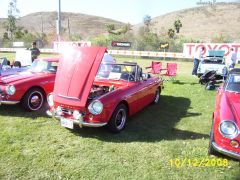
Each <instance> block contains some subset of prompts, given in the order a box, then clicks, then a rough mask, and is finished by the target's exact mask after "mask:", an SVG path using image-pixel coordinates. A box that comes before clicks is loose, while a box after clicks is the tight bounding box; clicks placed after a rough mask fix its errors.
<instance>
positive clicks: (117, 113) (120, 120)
mask: <svg viewBox="0 0 240 180" xmlns="http://www.w3.org/2000/svg"><path fill="white" fill-rule="evenodd" d="M127 119H128V110H127V107H126V105H125V104H120V105H118V106H117V107H116V109H115V110H114V112H113V115H112V117H111V119H110V121H109V122H108V125H107V127H108V129H109V130H110V131H112V132H114V133H119V132H121V131H122V130H123V129H124V128H125V125H126V121H127Z"/></svg>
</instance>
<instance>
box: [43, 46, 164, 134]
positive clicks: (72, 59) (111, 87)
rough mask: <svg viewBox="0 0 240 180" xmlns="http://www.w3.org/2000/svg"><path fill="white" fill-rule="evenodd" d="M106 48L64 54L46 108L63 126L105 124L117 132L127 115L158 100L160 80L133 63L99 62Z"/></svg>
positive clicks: (76, 49) (97, 125) (86, 48)
mask: <svg viewBox="0 0 240 180" xmlns="http://www.w3.org/2000/svg"><path fill="white" fill-rule="evenodd" d="M105 52H106V48H104V47H81V48H74V49H72V50H71V52H70V51H68V54H67V55H63V58H62V59H61V61H60V63H59V67H58V71H57V75H56V81H55V86H54V91H53V93H52V94H50V95H49V96H48V103H49V106H50V110H49V111H47V114H48V115H49V116H53V117H56V118H58V119H60V123H61V125H62V126H64V127H67V128H71V129H73V128H74V124H77V125H79V126H80V127H82V126H88V127H100V126H105V125H107V127H108V128H109V130H111V131H112V132H120V131H121V130H123V129H124V127H125V124H126V121H127V119H128V116H131V115H133V114H135V113H136V112H138V111H140V110H141V109H143V108H144V107H145V106H147V105H149V104H150V103H152V102H156V103H157V102H158V101H159V98H160V93H161V89H162V80H160V79H159V78H157V77H150V75H148V74H143V73H142V69H141V68H140V67H139V66H138V65H137V64H136V63H120V64H117V63H110V64H107V63H104V64H101V61H102V59H103V56H104V54H105ZM101 66H109V67H108V68H102V67H101ZM102 70H104V71H105V70H106V71H107V72H105V73H102V72H101V71H102ZM103 74H104V75H103ZM102 75H103V76H102Z"/></svg>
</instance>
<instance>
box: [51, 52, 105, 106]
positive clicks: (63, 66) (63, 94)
mask: <svg viewBox="0 0 240 180" xmlns="http://www.w3.org/2000/svg"><path fill="white" fill-rule="evenodd" d="M105 52H106V48H104V47H75V48H71V49H70V50H69V51H68V52H67V53H66V54H64V55H63V56H62V59H61V60H60V62H59V66H58V71H57V74H56V79H55V86H54V92H53V94H54V101H55V102H57V103H60V104H62V105H67V106H75V107H76V106H77V107H85V105H86V102H87V99H88V95H89V92H90V90H91V87H92V84H93V81H94V79H95V76H96V74H97V72H98V68H99V66H100V64H101V61H102V59H103V56H104V53H105Z"/></svg>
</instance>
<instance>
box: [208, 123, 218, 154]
mask: <svg viewBox="0 0 240 180" xmlns="http://www.w3.org/2000/svg"><path fill="white" fill-rule="evenodd" d="M213 123H214V121H213V122H212V128H211V132H210V139H209V146H208V155H218V153H217V151H216V150H215V149H214V148H213V145H212V142H214V132H213Z"/></svg>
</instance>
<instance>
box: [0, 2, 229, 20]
mask: <svg viewBox="0 0 240 180" xmlns="http://www.w3.org/2000/svg"><path fill="white" fill-rule="evenodd" d="M10 1H11V0H0V18H3V17H4V18H6V17H7V12H8V4H9V2H10ZM200 1H204V2H209V1H213V0H61V11H62V12H74V13H83V14H89V15H96V16H101V17H106V18H110V19H114V20H118V21H121V22H125V23H128V22H129V23H131V24H137V23H141V22H142V21H143V17H144V16H145V15H150V16H151V17H152V18H153V17H156V16H160V15H163V14H166V13H170V12H173V11H177V10H182V9H187V8H191V7H196V6H199V5H197V2H200ZM227 1H231V0H225V1H224V2H227ZM58 2H59V0H17V8H18V9H19V11H20V17H21V16H25V15H27V14H30V13H34V12H43V11H45V12H46V11H57V10H58ZM217 2H218V1H217Z"/></svg>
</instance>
